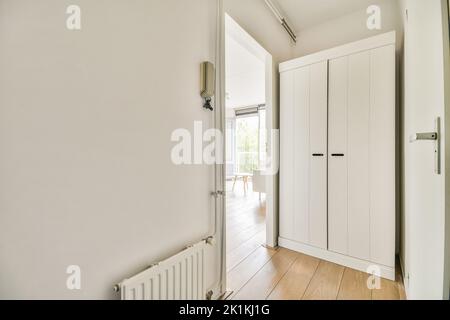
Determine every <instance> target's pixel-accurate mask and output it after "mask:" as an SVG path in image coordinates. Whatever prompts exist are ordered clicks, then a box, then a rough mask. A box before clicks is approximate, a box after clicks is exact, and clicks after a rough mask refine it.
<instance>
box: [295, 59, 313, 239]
mask: <svg viewBox="0 0 450 320" xmlns="http://www.w3.org/2000/svg"><path fill="white" fill-rule="evenodd" d="M309 77H310V71H309V67H304V68H300V69H297V70H295V71H294V113H293V115H294V116H293V119H294V140H293V146H292V147H293V150H294V161H295V162H294V240H297V241H299V242H303V243H309V179H310V161H311V156H310V152H309V148H310V147H309V134H310V123H309V116H310V115H309V112H310V110H309V101H310V90H309Z"/></svg>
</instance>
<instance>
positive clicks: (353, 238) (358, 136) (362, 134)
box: [348, 51, 370, 260]
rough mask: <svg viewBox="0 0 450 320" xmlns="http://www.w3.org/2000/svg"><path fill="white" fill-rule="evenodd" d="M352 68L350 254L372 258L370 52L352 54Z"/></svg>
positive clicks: (349, 103)
mask: <svg viewBox="0 0 450 320" xmlns="http://www.w3.org/2000/svg"><path fill="white" fill-rule="evenodd" d="M348 70H349V71H348V72H349V74H348V85H349V88H348V168H349V172H348V253H349V255H350V256H353V257H355V258H359V259H364V260H370V241H369V240H370V237H369V236H368V235H369V232H370V210H369V203H370V201H369V200H370V198H369V166H368V164H369V121H370V120H369V116H370V115H369V113H370V51H365V52H362V53H358V54H354V55H351V56H349V68H348Z"/></svg>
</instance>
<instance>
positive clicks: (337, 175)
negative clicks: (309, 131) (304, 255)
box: [328, 57, 348, 254]
mask: <svg viewBox="0 0 450 320" xmlns="http://www.w3.org/2000/svg"><path fill="white" fill-rule="evenodd" d="M328 78H329V83H328V86H329V88H328V94H329V97H328V249H329V250H330V251H334V252H337V253H341V254H347V253H348V215H347V200H348V199H347V198H348V195H347V188H348V184H347V174H348V170H347V160H348V153H347V93H348V82H347V80H348V57H343V58H339V59H334V60H330V62H329V76H328Z"/></svg>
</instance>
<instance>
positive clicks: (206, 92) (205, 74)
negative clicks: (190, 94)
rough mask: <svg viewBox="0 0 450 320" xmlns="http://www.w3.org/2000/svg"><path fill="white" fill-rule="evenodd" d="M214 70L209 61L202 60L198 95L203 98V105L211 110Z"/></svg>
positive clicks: (213, 92) (213, 91)
mask: <svg viewBox="0 0 450 320" xmlns="http://www.w3.org/2000/svg"><path fill="white" fill-rule="evenodd" d="M215 78H216V74H215V70H214V65H213V64H212V63H211V62H208V61H206V62H203V63H202V64H201V66H200V88H201V89H200V95H201V96H202V98H203V99H205V104H204V105H203V107H204V108H205V109H208V110H211V111H213V110H214V109H213V107H212V105H211V101H212V98H213V97H214V94H215Z"/></svg>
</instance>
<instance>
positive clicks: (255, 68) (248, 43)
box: [225, 16, 266, 109]
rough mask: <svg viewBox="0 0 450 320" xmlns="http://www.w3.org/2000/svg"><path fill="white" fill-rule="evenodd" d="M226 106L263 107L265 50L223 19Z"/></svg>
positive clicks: (241, 30) (229, 21)
mask: <svg viewBox="0 0 450 320" xmlns="http://www.w3.org/2000/svg"><path fill="white" fill-rule="evenodd" d="M225 26H226V38H225V74H226V95H227V97H226V106H227V108H231V109H232V108H238V107H247V106H254V105H259V104H264V103H265V68H266V65H265V54H266V53H265V50H264V49H263V48H261V47H260V46H259V45H258V44H257V43H256V42H255V40H254V39H252V38H251V37H250V36H249V35H248V34H247V33H246V32H245V31H244V30H243V29H242V28H241V27H240V26H239V25H238V24H237V23H236V22H235V21H234V20H233V19H232V18H231V17H229V16H226V25H225Z"/></svg>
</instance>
